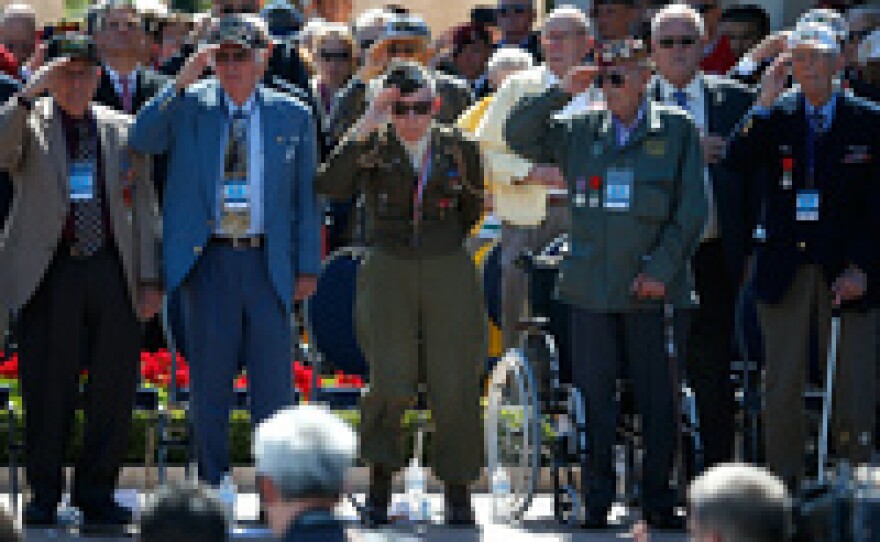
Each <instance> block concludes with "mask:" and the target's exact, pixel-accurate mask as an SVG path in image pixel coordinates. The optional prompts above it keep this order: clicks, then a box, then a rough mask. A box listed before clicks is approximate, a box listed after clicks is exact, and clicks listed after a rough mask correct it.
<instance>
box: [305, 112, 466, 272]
mask: <svg viewBox="0 0 880 542" xmlns="http://www.w3.org/2000/svg"><path fill="white" fill-rule="evenodd" d="M430 131H431V133H430V143H429V144H428V151H427V152H428V153H430V163H431V169H430V175H429V178H428V181H427V184H426V185H425V188H424V196H423V203H422V216H421V219H420V220H415V214H414V208H415V198H414V193H415V188H416V186H417V183H418V180H419V172H417V171H416V170H415V168H414V167H413V165H412V162H411V161H410V158H409V155H408V154H407V151H406V149H405V148H404V146H403V144H402V143H401V142H400V140H399V139H397V137H396V136H395V135H394V133H393V129H391V127H390V126H389V127H386V128H384V129H382V130H380V131H376V132H373V133H372V134H370V135H369V136H368V137H367V138H365V139H364V140H359V139H357V138H355V137H354V131H352V132H350V133H349V135H348V136H346V138H345V139H344V140H343V141H342V142H340V144H339V145H337V147H336V149H335V150H334V152H333V154H332V156H331V157H330V159H328V160H327V162H326V163H325V164H324V165H323V166H322V167H321V168H320V170H319V171H318V176H317V177H316V179H315V189H316V191H317V192H318V193H319V194H324V195H327V196H329V197H330V198H331V199H336V200H348V199H351V198H352V197H353V196H354V195H355V194H356V193H363V194H364V196H365V202H366V209H367V244H368V245H369V246H370V247H376V248H381V249H385V250H389V251H391V252H393V253H395V254H397V255H400V256H404V257H420V256H431V255H439V254H446V253H449V252H451V251H453V250H457V249H459V248H460V247H461V246H462V242H463V240H464V239H465V237H466V236H467V234H468V232H469V231H470V230H471V228H473V226H474V225H475V224H476V223H477V222H478V221H479V219H480V216H481V214H482V210H483V168H482V165H481V163H480V153H479V147H478V146H477V144H476V143H475V142H474V141H472V140H471V139H468V138H467V137H466V136H465V135H464V134H463V133H462V132H461V131H459V130H458V129H456V128H453V127H449V126H441V125H439V124H434V125H432V126H431V129H430Z"/></svg>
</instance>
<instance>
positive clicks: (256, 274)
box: [129, 14, 320, 485]
mask: <svg viewBox="0 0 880 542" xmlns="http://www.w3.org/2000/svg"><path fill="white" fill-rule="evenodd" d="M208 42H209V44H210V45H207V46H204V47H203V48H202V49H201V50H200V51H199V52H197V53H195V54H194V55H192V56H191V57H190V59H189V60H188V61H187V64H186V65H185V66H184V67H183V68H182V69H181V71H180V73H179V74H178V76H177V78H176V80H175V81H174V83H173V84H170V85H169V86H167V87H166V88H165V89H164V90H163V91H162V92H160V93H159V94H158V95H157V96H156V97H155V98H154V99H153V100H151V101H150V103H148V104H147V105H146V106H144V108H143V109H142V110H141V111H140V113H139V114H138V117H137V121H136V122H135V126H134V128H133V130H132V132H131V136H130V140H129V142H130V144H131V146H132V147H133V148H135V149H137V150H139V151H142V152H147V153H154V154H158V153H166V154H167V155H168V181H167V186H166V192H165V195H166V197H165V200H164V203H163V225H164V232H165V236H166V238H167V244H165V246H164V275H165V284H166V285H167V288H168V290H169V291H170V290H174V289H175V288H178V287H180V288H181V289H182V296H183V305H184V319H185V321H186V326H185V328H186V334H187V340H186V344H187V349H188V354H189V360H190V366H191V382H192V385H191V387H192V406H193V411H194V415H195V439H196V453H197V456H198V461H199V474H200V477H201V478H202V479H203V480H204V481H206V482H208V483H210V484H213V485H217V484H219V483H220V482H221V480H222V479H223V477H224V474H225V473H227V472H228V470H229V453H228V429H227V427H228V420H229V410H230V408H231V406H232V400H233V394H232V380H233V378H234V376H235V374H236V371H237V369H238V361H239V359H242V358H243V360H244V361H245V362H246V367H247V374H248V384H249V392H250V397H251V402H250V405H251V411H252V418H253V419H254V421H255V423H259V422H260V421H262V420H263V419H266V418H267V417H269V416H271V415H272V414H273V413H274V412H275V411H277V410H278V409H280V408H282V407H284V406H287V405H289V404H290V403H291V402H292V397H293V391H292V387H291V376H290V375H291V370H290V354H289V352H290V341H291V336H290V325H289V314H290V311H291V305H292V303H293V301H294V300H301V299H303V298H305V297H307V296H308V295H309V294H310V293H311V292H312V291H313V290H314V287H315V285H316V283H317V274H318V272H319V270H320V235H319V227H320V218H319V210H318V207H317V203H316V200H315V196H314V193H313V191H312V179H313V175H314V173H315V169H316V158H315V146H316V137H315V130H314V128H313V124H312V123H313V121H312V118H311V114H310V113H309V111H308V108H307V107H306V106H305V105H303V104H302V103H301V102H298V101H296V100H295V99H293V98H291V97H289V96H287V95H283V94H280V93H278V92H275V91H273V90H270V89H268V88H265V87H264V86H263V85H262V84H260V83H259V81H260V79H261V78H262V76H263V72H264V70H265V68H266V63H267V61H268V58H269V55H270V51H271V48H270V47H271V46H270V41H269V38H268V32H267V30H266V26H265V23H264V22H263V21H261V20H260V19H258V18H256V17H254V16H252V15H237V14H236V15H228V16H225V17H223V18H221V19H220V20H218V21H217V22H215V23H214V27H213V28H212V30H211V33H210V36H209V41H208ZM209 64H212V65H213V68H214V72H215V73H216V78H209V79H206V80H204V81H201V82H199V83H198V84H194V83H196V82H197V81H198V80H199V77H200V76H201V74H202V72H203V71H204V69H205V68H206V67H207V66H208V65H209Z"/></svg>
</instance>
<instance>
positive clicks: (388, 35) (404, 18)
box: [379, 14, 431, 41]
mask: <svg viewBox="0 0 880 542" xmlns="http://www.w3.org/2000/svg"><path fill="white" fill-rule="evenodd" d="M379 39H380V40H394V39H424V40H426V41H427V40H430V39H431V29H430V28H428V23H426V22H425V19H423V18H422V17H420V16H418V15H402V14H394V15H392V17H391V18H390V19H389V21H388V22H387V23H386V24H385V30H384V32H382V35H381V37H380V38H379Z"/></svg>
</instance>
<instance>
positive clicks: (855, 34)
mask: <svg viewBox="0 0 880 542" xmlns="http://www.w3.org/2000/svg"><path fill="white" fill-rule="evenodd" d="M872 32H873V30H853V31H852V32H850V33H849V34H847V36H846V38H847V40H848V41H851V42H856V41H862V40H863V39H865V38H867V37H868V36H870V35H871V33H872Z"/></svg>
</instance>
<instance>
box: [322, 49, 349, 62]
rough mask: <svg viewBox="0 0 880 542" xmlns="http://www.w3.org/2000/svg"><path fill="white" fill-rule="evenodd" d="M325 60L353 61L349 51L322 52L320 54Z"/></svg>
mask: <svg viewBox="0 0 880 542" xmlns="http://www.w3.org/2000/svg"><path fill="white" fill-rule="evenodd" d="M318 54H319V55H320V56H321V58H322V59H324V60H336V61H343V60H346V61H347V60H351V53H350V52H348V51H321V52H320V53H318Z"/></svg>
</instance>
